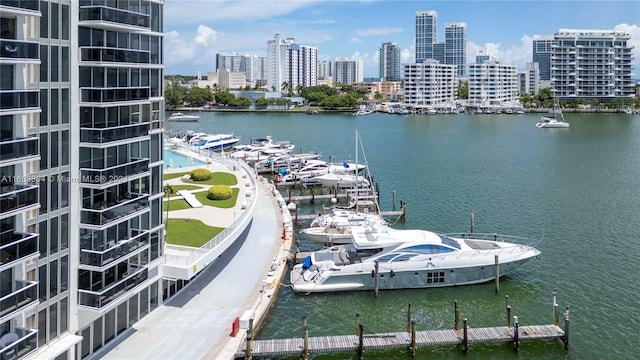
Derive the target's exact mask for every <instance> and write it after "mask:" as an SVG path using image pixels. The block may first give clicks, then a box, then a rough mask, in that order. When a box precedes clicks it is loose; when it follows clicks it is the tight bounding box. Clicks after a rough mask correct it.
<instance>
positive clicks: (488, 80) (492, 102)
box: [468, 60, 518, 106]
mask: <svg viewBox="0 0 640 360" xmlns="http://www.w3.org/2000/svg"><path fill="white" fill-rule="evenodd" d="M517 101H518V76H517V72H516V67H515V65H505V64H500V62H498V61H496V60H488V61H485V62H483V63H482V64H470V65H469V99H468V103H469V105H474V106H496V105H504V104H509V103H515V102H517Z"/></svg>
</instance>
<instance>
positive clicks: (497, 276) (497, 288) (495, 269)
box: [494, 255, 500, 294]
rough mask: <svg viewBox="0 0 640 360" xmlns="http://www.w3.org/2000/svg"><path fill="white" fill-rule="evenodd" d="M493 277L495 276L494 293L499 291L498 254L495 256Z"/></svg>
mask: <svg viewBox="0 0 640 360" xmlns="http://www.w3.org/2000/svg"><path fill="white" fill-rule="evenodd" d="M494 271H495V277H496V294H497V293H499V292H500V261H499V260H498V255H496V256H495V267H494Z"/></svg>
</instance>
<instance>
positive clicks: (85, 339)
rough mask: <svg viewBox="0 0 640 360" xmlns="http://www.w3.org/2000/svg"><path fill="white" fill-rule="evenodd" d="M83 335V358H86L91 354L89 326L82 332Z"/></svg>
mask: <svg viewBox="0 0 640 360" xmlns="http://www.w3.org/2000/svg"><path fill="white" fill-rule="evenodd" d="M81 335H82V358H83V359H84V358H86V357H87V356H89V354H90V353H91V326H87V327H86V328H84V329H83V330H82V332H81Z"/></svg>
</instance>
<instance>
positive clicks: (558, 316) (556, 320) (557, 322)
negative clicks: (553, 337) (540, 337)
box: [551, 288, 560, 326]
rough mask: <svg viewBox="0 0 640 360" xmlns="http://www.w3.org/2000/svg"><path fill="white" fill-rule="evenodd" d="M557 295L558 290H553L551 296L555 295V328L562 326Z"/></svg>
mask: <svg viewBox="0 0 640 360" xmlns="http://www.w3.org/2000/svg"><path fill="white" fill-rule="evenodd" d="M557 294H558V289H557V288H555V289H553V291H552V292H551V295H553V325H555V326H558V325H559V324H560V307H559V306H558V302H557V301H556V295H557Z"/></svg>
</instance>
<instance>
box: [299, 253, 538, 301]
mask: <svg viewBox="0 0 640 360" xmlns="http://www.w3.org/2000/svg"><path fill="white" fill-rule="evenodd" d="M538 254H539V253H538ZM532 257H533V256H532ZM529 259H530V257H528V258H523V259H520V260H516V261H511V262H504V263H501V264H499V271H500V274H499V276H503V275H505V274H507V273H509V272H511V271H512V270H514V269H515V268H517V267H519V266H520V265H522V264H524V263H525V262H527V261H528V260H529ZM351 266H353V271H324V272H320V271H317V270H314V269H313V266H312V267H311V268H310V269H307V270H306V271H304V272H303V271H302V267H301V264H300V265H296V266H295V267H294V268H293V269H292V270H291V273H290V284H291V288H292V289H293V291H294V292H298V293H312V292H334V291H351V290H374V289H375V288H376V281H375V279H374V273H375V269H374V265H373V264H372V263H362V264H360V265H359V266H358V264H354V265H351ZM343 270H344V269H343ZM492 280H495V265H493V264H490V263H487V264H483V265H476V266H470V267H459V268H447V267H443V268H440V267H436V266H429V264H427V266H426V267H425V266H424V264H423V267H422V268H420V269H417V268H413V269H402V268H399V267H398V268H395V269H393V268H389V267H387V266H385V265H383V264H380V265H379V269H378V281H377V287H378V289H379V290H394V289H423V288H437V287H447V286H460V285H472V284H480V283H485V282H488V281H492Z"/></svg>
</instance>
